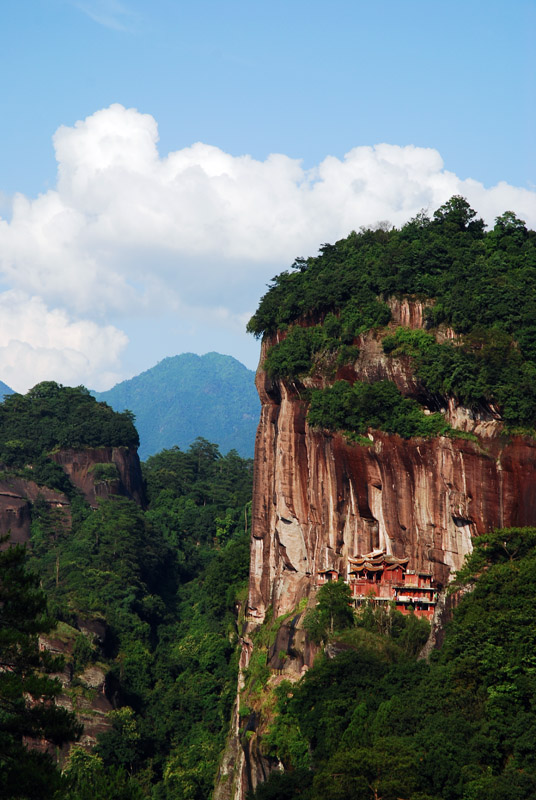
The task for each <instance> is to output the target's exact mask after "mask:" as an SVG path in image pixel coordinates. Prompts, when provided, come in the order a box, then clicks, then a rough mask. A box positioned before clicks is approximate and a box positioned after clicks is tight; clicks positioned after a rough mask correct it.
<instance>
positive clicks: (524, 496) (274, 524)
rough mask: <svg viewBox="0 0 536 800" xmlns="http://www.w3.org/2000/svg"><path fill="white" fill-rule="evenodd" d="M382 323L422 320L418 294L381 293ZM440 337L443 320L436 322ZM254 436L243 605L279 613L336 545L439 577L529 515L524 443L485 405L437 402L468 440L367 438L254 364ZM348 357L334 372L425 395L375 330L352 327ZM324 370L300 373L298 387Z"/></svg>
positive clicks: (342, 561) (254, 612) (340, 566)
mask: <svg viewBox="0 0 536 800" xmlns="http://www.w3.org/2000/svg"><path fill="white" fill-rule="evenodd" d="M391 310H392V315H393V319H392V323H391V327H396V326H397V325H400V324H403V325H406V326H408V327H423V326H424V323H423V305H422V304H421V303H411V302H410V301H407V300H405V301H392V303H391ZM441 335H443V336H444V337H447V336H449V335H450V333H449V331H448V330H444V331H442V332H441ZM270 344H271V342H270V341H265V342H264V343H263V350H262V353H261V359H260V364H261V366H260V367H259V370H258V372H257V387H258V391H259V395H260V397H261V402H262V412H261V421H260V424H259V428H258V432H257V440H256V457H255V478H254V495H253V498H254V499H253V531H252V533H253V535H252V546H251V572H250V593H249V616H250V618H252V619H255V620H258V621H259V622H262V620H263V619H264V615H265V613H266V609H267V608H268V607H269V606H272V608H273V612H274V614H275V616H279V615H280V614H284V613H286V612H288V611H289V610H291V609H292V608H294V607H295V606H296V605H297V603H298V602H299V601H300V600H301V599H302V598H303V597H307V596H308V595H309V594H310V592H311V589H312V588H313V586H314V579H315V576H316V574H317V572H318V570H320V569H326V568H330V567H333V568H334V569H336V570H338V571H340V572H343V571H344V567H345V565H346V559H347V557H348V555H354V554H355V553H360V552H369V551H370V550H372V549H373V548H377V547H384V548H385V549H386V551H387V552H388V553H392V554H393V555H395V556H398V557H402V556H405V555H409V556H410V557H411V561H412V566H414V568H415V569H418V570H423V571H429V572H431V573H432V575H433V577H434V579H435V581H437V582H438V583H439V584H441V585H445V584H446V582H447V581H448V579H449V574H450V573H451V571H452V570H457V569H459V567H460V566H461V565H462V563H463V559H464V557H465V554H466V553H467V552H469V551H470V550H471V539H472V537H473V536H475V535H478V534H480V533H483V532H484V531H487V530H489V529H491V528H495V527H508V526H513V525H533V524H535V523H536V492H535V491H534V488H535V477H536V443H535V442H534V441H533V440H532V439H529V438H524V437H520V436H517V437H516V436H505V435H504V434H503V431H502V424H501V422H500V421H499V420H498V419H496V418H495V415H494V413H493V410H492V409H484V410H482V411H480V412H479V413H475V412H470V411H468V410H467V409H464V408H463V407H460V406H456V404H455V403H454V402H453V401H449V403H448V405H447V406H446V407H445V409H444V410H445V413H446V416H447V418H448V419H449V421H450V422H451V424H452V425H453V426H454V427H456V428H458V429H461V430H463V431H466V432H468V433H471V434H473V437H472V438H471V439H463V438H450V437H438V438H433V439H410V440H406V439H402V438H400V437H399V436H396V435H389V434H386V433H382V432H379V431H378V432H373V433H371V434H369V440H370V444H369V445H368V446H366V445H360V444H355V443H352V442H349V441H347V440H346V439H345V437H344V436H343V435H342V434H338V433H336V434H332V433H330V434H328V433H326V432H322V431H316V430H313V429H311V428H310V427H309V425H308V424H307V420H306V412H307V407H306V404H305V403H304V402H303V400H302V394H303V391H300V389H301V388H302V387H301V386H300V384H289V383H288V382H285V381H273V380H271V379H270V378H269V377H268V376H267V374H266V373H265V372H264V370H263V368H262V364H263V362H264V359H265V354H266V350H267V348H268V347H269V346H270ZM359 349H360V354H359V358H358V360H357V361H356V363H355V364H353V365H352V366H351V367H345V368H344V369H342V370H339V372H338V373H337V374H336V376H335V377H337V378H341V377H344V378H346V379H349V380H352V379H354V380H355V379H361V380H367V381H374V380H382V379H389V380H391V381H393V382H394V383H396V385H397V387H398V388H399V389H400V391H401V392H402V393H403V394H406V395H413V396H416V397H419V399H420V400H421V402H422V401H423V400H424V401H425V400H426V398H425V397H424V390H423V388H422V387H421V386H419V383H418V381H417V380H416V379H415V377H414V375H413V373H412V371H411V366H410V363H409V360H408V359H390V358H389V357H388V356H386V355H385V354H384V352H383V349H382V346H381V338H380V336H379V334H377V333H375V332H373V331H371V332H369V333H367V334H365V335H363V336H361V337H360V341H359ZM322 383H325V379H324V378H321V377H320V378H319V377H316V378H308V379H305V380H304V384H305V385H307V386H312V385H317V386H318V385H322Z"/></svg>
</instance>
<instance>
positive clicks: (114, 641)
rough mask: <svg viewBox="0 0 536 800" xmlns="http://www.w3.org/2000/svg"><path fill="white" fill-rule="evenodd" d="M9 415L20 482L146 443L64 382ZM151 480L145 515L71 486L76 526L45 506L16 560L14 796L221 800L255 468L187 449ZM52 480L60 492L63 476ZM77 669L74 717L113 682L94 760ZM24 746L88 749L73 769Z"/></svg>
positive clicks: (11, 713)
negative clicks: (72, 455) (81, 721)
mask: <svg viewBox="0 0 536 800" xmlns="http://www.w3.org/2000/svg"><path fill="white" fill-rule="evenodd" d="M77 405H78V409H77V408H76V406H77ZM66 408H69V409H70V410H71V411H70V413H68V414H67V413H65V411H66ZM0 415H2V417H3V421H4V428H3V435H4V440H5V441H6V442H7V443H8V444H7V452H8V453H11V452H12V450H9V447H10V445H9V443H10V442H13V441H14V440H15V436H17V441H18V442H19V445H18V448H17V453H18V457H17V459H12V460H11V461H8V459H7V458H6V457H5V456H4V472H3V478H4V480H7V479H8V476H9V474H18V475H20V474H21V472H20V470H21V465H26V468H27V472H30V473H31V474H32V477H33V478H34V479H35V477H36V475H35V473H34V470H33V469H30V467H31V465H32V463H33V462H34V461H35V460H40V462H41V463H42V464H43V465H45V467H46V465H50V464H51V462H50V460H49V459H47V452H48V451H49V449H50V448H51V447H52V448H53V447H61V446H70V447H79V448H80V447H83V446H86V445H88V446H89V445H90V446H99V445H103V444H106V443H110V442H111V443H115V444H117V443H119V442H125V443H126V444H132V443H135V441H136V433H135V428H134V426H133V424H132V419H131V417H130V416H129V415H128V414H116V413H115V412H113V411H112V410H111V409H109V407H107V406H105V405H104V404H102V403H97V401H96V400H95V399H94V398H92V397H91V396H89V394H87V393H86V392H85V390H82V389H75V390H71V389H68V388H65V387H60V386H58V385H57V384H45V385H42V384H40V385H39V386H38V387H36V388H35V389H34V390H32V391H31V392H30V393H29V394H28V395H25V396H24V397H22V396H20V395H13V396H12V397H10V398H9V399H8V401H7V403H5V404H4V406H3V407H2V406H0ZM89 422H91V425H89ZM122 437H123V438H122ZM4 440H3V441H4ZM4 447H6V446H5V445H4ZM3 452H4V453H5V452H6V450H5V449H4V450H3ZM6 462H7V463H6ZM102 466H103V467H106V466H107V465H102ZM10 470H12V471H13V472H10ZM60 471H61V470H60ZM62 474H63V473H62ZM143 475H144V480H145V486H146V495H147V503H146V508H145V509H142V508H140V507H139V506H138V505H136V504H135V503H134V502H133V501H131V500H128V499H127V498H125V497H120V496H110V497H107V498H105V499H103V500H102V501H101V502H100V503H99V505H98V508H90V507H89V506H88V504H87V503H86V502H85V501H84V499H83V497H81V495H80V493H79V492H78V491H77V490H76V489H75V488H74V487H73V486H72V485H71V486H70V488H69V490H68V494H69V498H70V515H71V524H70V525H67V524H66V523H65V519H64V518H63V517H62V512H61V510H59V509H57V508H55V507H53V506H52V507H51V506H50V504H47V503H46V502H45V500H44V499H42V498H40V497H38V498H37V500H36V501H35V503H34V504H33V507H32V522H31V541H30V543H29V547H28V548H27V549H25V548H22V547H19V546H17V547H11V548H9V549H7V550H5V551H4V552H3V553H0V649H1V652H2V663H3V665H4V667H5V665H6V664H9V669H8V670H7V671H6V670H5V668H4V670H2V671H0V785H1V786H2V788H3V791H2V797H5V798H13V800H14V799H15V798H27V797H28V798H30V797H31V798H43V800H44V799H45V798H46V799H47V800H50V798H54V800H61V798H69V799H70V800H86V798H92V800H112V798H113V800H115V799H116V798H117V799H118V800H123V799H124V800H127V798H128V800H131V799H132V800H134V799H137V798H148V797H150V798H155V800H156V799H158V800H160V799H162V800H164V799H167V798H169V799H170V800H171V798H191V800H194V798H195V799H198V800H201V799H202V798H207V797H209V796H210V793H211V791H212V787H213V784H214V779H215V774H216V769H217V766H218V761H219V758H220V754H221V751H222V748H223V745H224V742H225V737H226V734H227V728H228V725H229V719H230V712H231V707H232V704H233V701H234V697H235V693H236V682H237V656H238V653H237V643H238V629H237V624H238V614H239V612H240V608H241V605H242V603H243V600H244V597H245V587H246V583H247V576H248V564H249V526H250V516H251V515H250V507H251V480H252V462H251V461H250V460H247V459H242V458H241V457H240V456H238V454H237V453H236V452H233V451H230V452H229V453H227V455H221V453H220V451H219V448H218V447H217V445H214V444H212V443H210V442H208V441H206V440H204V439H198V440H196V441H195V442H194V444H192V445H191V446H190V448H189V449H188V450H187V451H185V452H183V451H181V450H180V449H179V448H177V447H174V448H171V449H169V450H164V451H162V452H161V453H159V454H157V455H154V456H152V457H150V458H148V459H147V461H146V462H145V463H144V464H143ZM97 477H98V478H99V479H100V478H102V477H104V478H105V477H106V476H100V474H99V475H98V476H97ZM47 478H48V481H47ZM39 479H40V481H41V482H42V485H49V486H52V488H58V487H57V483H58V481H57V474H56V472H55V471H54V470H52V471H51V472H50V474H47V471H46V468H44V469H43V470H42V472H41V473H40V476H39ZM67 480H68V479H67V478H66V476H65V475H64V481H63V483H65V481H67ZM61 488H62V489H64V488H65V486H64V485H63V486H62V487H61ZM45 601H46V602H47V604H48V611H47V612H46V613H45V611H44V607H45V606H44V604H45ZM88 621H89V623H88ZM91 623H93V624H97V625H98V627H99V629H100V630H102V631H104V633H103V635H102V636H101V637H100V639H99V638H96V637H92V636H91V635H89V634H88V632H87V631H86V632H85V633H84V632H83V631H82V630H81V629H86V628H87V625H88V624H90V627H91ZM38 634H47V635H48V636H52V637H53V638H55V639H58V638H60V639H61V640H62V641H63V642H64V643H65V645H66V646H65V653H66V654H65V656H64V657H63V662H64V663H63V664H62V663H60V662H61V661H62V658H59V659H58V658H57V657H53V656H52V655H51V654H50V653H48V651H46V650H44V651H42V650H39V648H38V647H37V635H38ZM65 661H66V662H67V663H65ZM65 667H67V668H68V669H69V670H70V672H71V680H70V682H69V686H68V688H67V692H68V694H69V697H70V700H71V701H72V703H73V705H74V707H76V706H77V704H80V707H83V704H84V700H91V697H92V696H94V694H95V692H92V691H91V690H90V689H88V687H87V685H86V684H85V683H84V681H83V680H82V676H83V675H84V673H85V671H87V670H88V668H89V667H95V668H98V669H101V670H102V671H103V672H105V673H106V691H107V694H108V695H109V696H110V697H112V698H113V705H114V707H115V710H113V711H111V712H110V721H111V725H110V726H109V728H108V730H107V731H106V732H104V733H102V734H101V735H100V737H99V741H98V745H97V747H96V748H95V749H94V750H93V751H92V752H88V750H87V748H86V749H83V748H81V747H80V746H77V745H76V740H77V739H78V737H79V736H80V728H79V725H78V724H77V722H76V719H75V718H74V717H73V716H72V715H70V714H69V713H67V712H66V711H64V710H63V709H60V708H59V707H57V706H51V705H50V703H51V701H52V700H53V698H54V697H57V696H59V694H60V687H59V684H58V682H57V681H56V680H55V677H54V676H55V675H56V673H58V672H61V669H62V668H65ZM30 696H31V697H34V698H36V699H38V700H40V701H41V702H40V703H37V705H35V704H32V703H30V702H28V697H30ZM22 736H24V737H29V738H30V739H36V740H39V739H40V738H42V737H44V738H46V739H47V740H48V741H50V742H52V743H53V744H54V746H56V747H61V745H62V744H65V743H66V742H68V741H74V742H75V745H74V749H72V751H71V755H70V757H69V759H68V761H67V763H66V764H65V765H64V766H65V769H64V770H63V774H60V771H59V770H58V769H57V768H56V766H55V765H54V760H53V759H51V758H50V756H49V755H48V754H47V753H43V752H41V751H40V750H39V749H37V750H36V749H34V748H32V747H30V748H26V747H25V746H24V745H23V744H22V740H21V737H22Z"/></svg>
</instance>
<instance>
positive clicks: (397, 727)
mask: <svg viewBox="0 0 536 800" xmlns="http://www.w3.org/2000/svg"><path fill="white" fill-rule="evenodd" d="M535 576H536V529H511V530H502V531H497V532H494V533H491V534H488V535H485V536H482V537H480V538H479V539H477V540H476V546H475V551H474V553H473V554H472V555H471V556H470V557H469V558H468V561H467V563H466V566H465V567H464V569H463V570H462V571H461V573H459V576H458V581H457V585H458V586H468V587H469V588H471V589H472V591H471V592H470V593H469V594H467V595H465V596H464V597H463V599H462V600H461V602H460V604H459V606H458V608H457V609H456V611H455V614H454V619H453V621H452V623H451V624H450V625H449V627H448V628H447V634H446V639H445V643H444V645H443V647H442V649H441V650H439V651H436V652H434V653H433V655H432V657H431V658H430V660H429V661H425V660H416V658H415V655H414V652H415V648H414V647H412V646H411V642H413V643H414V644H415V643H417V644H418V641H419V631H414V632H413V633H412V635H410V636H409V639H408V641H409V643H410V646H407V645H406V646H404V644H403V641H402V640H401V634H400V631H399V629H398V624H395V626H394V628H393V627H391V629H389V625H386V624H385V615H383V616H384V619H383V620H382V619H381V616H382V614H381V612H380V613H378V612H376V617H375V612H374V611H373V610H372V609H368V610H366V614H365V616H364V617H363V618H362V619H361V620H360V623H359V625H360V627H358V628H357V629H354V630H350V631H346V633H345V632H344V631H343V632H341V633H339V634H335V636H334V639H335V641H336V640H337V639H339V640H340V639H342V640H343V641H344V643H345V649H342V648H340V649H341V650H342V652H340V654H339V655H337V656H336V657H335V658H332V659H329V658H327V657H325V656H324V657H323V658H320V659H319V660H318V661H317V662H316V663H315V666H314V668H313V669H311V670H310V671H309V672H308V673H307V674H306V676H305V677H304V678H303V679H302V680H301V681H300V682H299V683H298V684H296V685H294V686H291V685H290V684H288V683H284V684H282V685H281V686H280V687H279V689H278V697H279V699H278V716H277V717H276V719H275V722H274V724H273V726H272V729H271V732H270V734H269V736H268V741H267V749H268V752H269V753H271V754H272V755H274V756H278V757H279V758H281V759H282V761H283V763H284V765H285V769H286V772H285V773H275V774H274V775H273V776H272V777H271V779H270V780H269V781H268V782H267V783H266V784H264V785H261V786H260V787H259V789H258V791H257V793H256V794H255V795H254V796H255V798H256V799H257V800H268V798H273V799H274V800H275V798H277V800H294V798H301V800H306V799H308V800H316V799H317V798H326V797H329V798H330V800H374V798H382V800H397V798H406V800H530V798H533V797H534V796H536V758H535V752H536V715H535V703H536V666H535V665H536V661H535V656H534V652H535V647H536V629H535V627H534V624H533V614H534V604H535V601H536V588H535V586H536V583H535ZM410 619H411V618H410ZM401 645H402V646H401ZM412 651H413V652H412Z"/></svg>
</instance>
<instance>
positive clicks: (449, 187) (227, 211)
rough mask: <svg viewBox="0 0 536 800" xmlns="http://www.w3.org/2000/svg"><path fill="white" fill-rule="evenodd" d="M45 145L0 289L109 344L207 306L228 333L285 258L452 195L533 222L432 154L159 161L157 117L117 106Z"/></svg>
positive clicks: (199, 151) (513, 203)
mask: <svg viewBox="0 0 536 800" xmlns="http://www.w3.org/2000/svg"><path fill="white" fill-rule="evenodd" d="M54 146H55V151H56V158H57V161H58V180H57V185H56V187H55V188H54V189H53V190H50V191H48V192H46V193H44V194H42V195H40V196H38V197H37V198H34V199H30V198H27V197H25V196H22V195H18V196H16V198H15V200H14V203H13V208H12V216H11V219H10V220H9V221H8V220H7V219H5V220H0V279H2V280H3V283H4V284H5V285H6V286H7V287H9V288H12V289H14V290H16V291H17V292H19V293H20V292H22V293H25V294H26V295H29V296H32V297H34V298H41V301H42V303H43V304H44V305H43V308H45V306H46V307H47V308H55V309H63V312H62V313H64V314H65V315H67V316H65V320H66V321H65V322H64V324H63V325H62V326H59V327H58V330H60V329H61V330H64V331H65V332H67V330H68V329H69V330H71V328H69V326H73V325H78V324H79V325H82V326H83V325H88V324H90V323H92V324H94V325H96V326H99V327H98V329H97V328H95V330H99V331H108V333H106V334H103V335H104V337H105V338H108V339H110V340H111V339H113V340H114V341H119V340H118V339H117V336H118V335H119V333H118V331H116V333H115V334H113V335H112V334H111V333H110V332H109V329H108V328H105V327H102V326H103V324H104V323H105V322H106V321H107V320H108V319H109V318H110V315H114V319H115V320H120V319H121V316H122V315H123V316H124V317H125V318H126V317H127V316H132V315H137V316H138V318H139V319H140V324H150V323H149V321H150V319H151V317H157V316H158V317H160V318H161V317H162V315H165V314H169V315H172V314H177V313H185V314H186V315H187V314H188V309H199V307H200V306H203V305H204V306H206V308H207V312H206V313H207V315H208V316H211V317H212V319H213V320H217V319H218V318H220V319H221V321H222V324H225V325H227V326H229V321H230V320H231V319H239V318H241V317H243V316H244V315H245V314H246V312H247V311H248V310H249V309H251V308H252V307H254V305H255V302H256V300H257V299H258V297H259V295H260V294H262V293H263V291H264V286H265V284H266V282H267V281H268V280H269V279H270V278H271V277H272V276H273V275H274V274H276V273H277V272H279V271H280V270H281V269H284V268H286V267H287V266H288V265H289V264H290V263H291V262H292V261H293V259H294V257H295V256H297V255H305V256H306V255H311V254H314V253H315V252H316V251H317V248H318V245H319V244H320V243H321V242H325V241H333V240H335V239H338V238H340V237H342V236H345V235H347V234H348V233H349V231H350V230H352V229H358V228H359V227H360V226H362V225H374V224H375V223H376V222H378V221H379V220H389V221H390V222H391V223H392V224H395V225H399V224H402V223H404V222H405V221H407V220H408V219H409V218H411V217H412V216H414V215H415V214H416V213H418V212H419V211H420V210H421V209H422V208H427V209H429V210H430V211H433V210H435V208H437V207H438V206H439V205H441V204H442V203H444V202H445V201H446V200H447V199H448V198H449V197H450V196H452V195H453V194H463V195H464V196H466V197H467V198H468V200H469V202H470V203H471V205H472V206H473V207H474V208H475V209H476V210H477V211H478V212H479V214H480V215H482V216H483V217H484V219H485V220H486V222H487V223H491V224H492V223H493V219H494V217H495V216H496V215H498V214H500V213H502V212H503V211H505V210H507V209H509V210H513V211H515V212H516V213H517V214H518V215H519V216H521V217H522V218H523V219H525V220H526V221H527V222H528V223H529V224H530V225H531V226H533V227H534V226H536V193H535V192H532V191H529V190H527V189H524V188H519V187H514V186H510V185H508V184H507V183H499V184H497V185H496V186H494V187H491V188H486V187H485V186H483V184H481V183H479V182H478V181H475V180H473V179H465V180H463V179H460V178H459V177H457V176H456V175H455V174H454V173H452V172H449V171H448V170H446V169H445V168H444V164H443V161H442V158H441V156H440V154H439V153H438V152H437V151H436V150H433V149H431V148H423V147H415V146H406V147H401V146H397V145H388V144H379V145H376V146H374V147H372V146H370V147H369V146H361V147H355V148H354V149H353V150H351V151H350V152H349V153H347V154H346V156H345V157H344V158H342V159H339V158H335V157H333V156H328V157H326V158H325V159H324V160H323V161H322V162H321V163H320V164H318V165H317V166H316V167H314V168H313V169H309V170H306V169H304V168H303V166H302V164H301V162H300V161H299V160H296V159H292V158H289V157H288V156H285V155H281V154H275V155H270V156H268V158H266V159H265V160H264V161H259V160H256V159H254V158H252V157H250V156H248V155H243V156H231V155H229V154H228V153H225V152H223V151H222V150H220V149H219V148H217V147H213V146H210V145H207V144H202V143H196V144H193V145H192V146H191V147H186V148H183V149H181V150H177V151H175V152H171V153H169V154H168V155H163V156H161V155H160V154H159V151H158V127H157V124H156V121H155V120H154V118H153V117H152V116H150V115H149V114H142V113H139V112H138V111H137V110H135V109H126V108H124V107H123V106H121V105H118V104H115V105H112V106H110V107H109V108H106V109H103V110H101V111H97V112H96V113H94V114H92V115H91V116H89V117H87V118H86V119H85V120H83V121H80V122H77V123H76V125H74V126H73V127H65V126H62V127H60V128H59V129H58V131H57V132H56V134H55V136H54ZM211 309H212V311H211ZM53 313H56V312H48V311H46V314H53ZM58 313H59V312H58ZM69 315H70V316H69ZM68 319H70V320H71V321H67V320H68ZM77 320H79V321H78V322H77ZM84 320H85V321H84ZM144 321H145V322H144ZM214 325H216V322H214ZM82 329H83V328H80V330H82ZM84 330H85V329H84ZM114 330H115V329H114ZM66 335H67V334H66ZM114 337H116V338H114ZM19 339H20V337H19ZM20 341H25V340H23V339H20ZM28 344H29V345H30V346H33V345H32V344H31V341H30V340H28ZM58 346H59V345H57V344H56V345H54V348H57V347H58ZM217 346H218V343H217V341H215V343H214V347H215V349H217ZM81 347H82V345H80V348H81ZM75 349H76V348H75ZM183 349H187V348H184V347H183ZM190 349H195V348H193V347H191V348H190ZM60 350H61V348H60ZM104 350H106V348H104ZM104 350H103V351H102V353H101V356H98V358H103V359H104ZM112 350H113V348H112ZM58 352H59V351H58ZM76 352H79V353H81V354H83V357H87V348H86V350H84V349H77V350H76ZM99 352H101V351H99ZM113 352H116V351H115V350H114V351H113ZM117 352H118V351H117ZM114 357H116V356H114ZM69 358H71V357H70V356H68V355H65V363H66V364H70V365H71V366H70V367H69V369H70V370H71V373H72V374H73V375H74V373H75V372H76V369H75V367H74V363H75V361H74V360H73V358H74V357H72V358H71V360H70V361H69ZM96 359H97V355H95V356H94V358H93V361H92V362H91V363H92V366H91V369H92V370H93V372H92V374H94V375H97V374H98V373H99V369H100V368H99V367H98V366H97V360H96ZM99 363H101V362H99ZM66 369H67V368H66ZM114 369H115V368H114ZM102 370H103V372H108V371H109V366H108V362H106V361H105V360H103V361H102ZM67 371H69V370H68V369H67ZM40 374H41V373H40ZM79 375H80V376H79V378H78V380H85V381H86V382H88V378H86V377H85V376H84V375H83V374H82V372H80V373H79ZM0 377H1V378H2V379H4V380H6V377H5V374H4V375H2V374H1V373H0Z"/></svg>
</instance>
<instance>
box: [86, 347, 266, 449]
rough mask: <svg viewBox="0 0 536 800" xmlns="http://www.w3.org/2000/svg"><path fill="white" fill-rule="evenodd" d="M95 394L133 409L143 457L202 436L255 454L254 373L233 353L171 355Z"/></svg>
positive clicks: (256, 401)
mask: <svg viewBox="0 0 536 800" xmlns="http://www.w3.org/2000/svg"><path fill="white" fill-rule="evenodd" d="M92 394H93V396H94V397H96V399H97V400H99V401H104V402H106V403H108V404H109V405H110V406H111V407H112V408H113V409H114V410H116V411H119V410H124V409H126V408H128V409H129V410H130V411H132V412H133V414H134V415H135V418H136V427H137V429H138V431H139V434H140V441H141V444H140V449H139V452H140V458H141V459H142V460H145V459H146V458H147V457H148V456H150V455H153V454H154V453H157V452H159V451H160V450H162V449H165V448H169V447H172V446H174V445H177V446H178V447H180V448H182V449H185V448H187V447H188V446H189V445H190V444H192V442H193V441H195V439H196V438H197V437H199V436H201V437H203V438H206V439H208V440H210V441H212V442H215V443H216V444H218V446H219V447H220V448H221V450H222V452H227V451H229V450H236V451H237V452H238V453H239V454H240V455H241V456H243V457H252V456H253V448H254V441H255V432H256V428H257V423H258V419H259V412H260V403H259V399H258V396H257V392H256V390H255V373H254V372H253V371H252V370H249V369H248V368H247V367H246V366H245V365H244V364H242V363H241V362H240V361H238V360H237V359H235V358H233V356H228V355H222V354H220V353H216V352H214V351H212V352H210V353H205V354H204V355H202V356H199V355H196V354H195V353H181V354H179V355H176V356H169V357H168V358H164V359H162V361H159V362H158V363H157V364H156V365H155V366H154V367H151V368H150V369H148V370H145V371H144V372H142V373H140V374H139V375H136V376H134V377H133V378H130V379H129V380H126V381H122V382H121V383H118V384H117V385H116V386H114V387H112V388H111V389H109V390H107V391H105V392H92Z"/></svg>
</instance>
